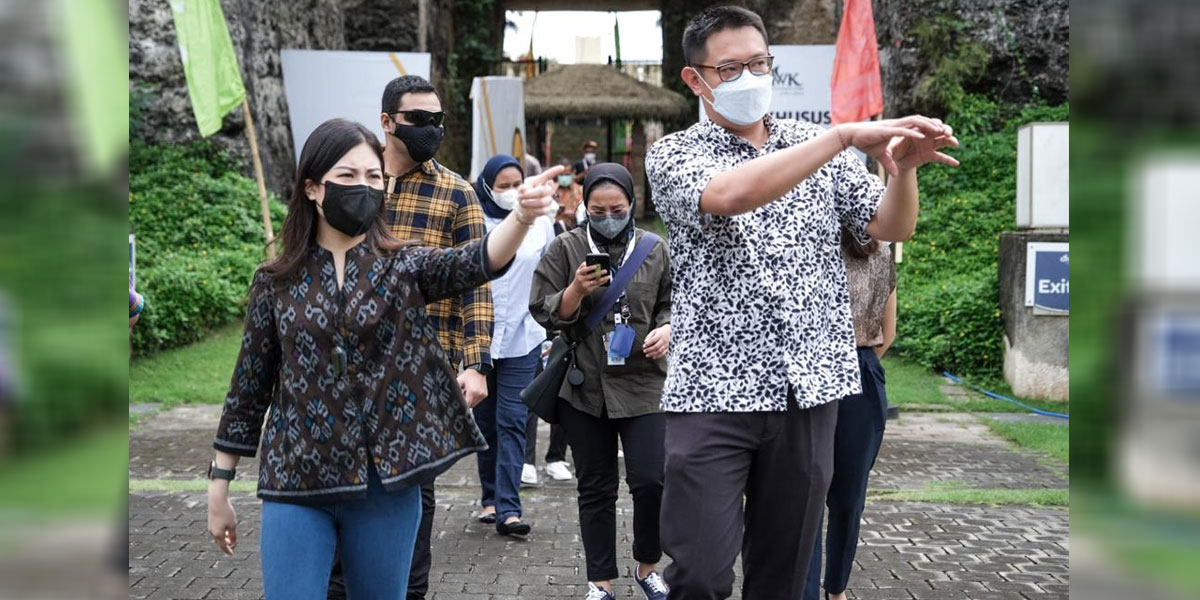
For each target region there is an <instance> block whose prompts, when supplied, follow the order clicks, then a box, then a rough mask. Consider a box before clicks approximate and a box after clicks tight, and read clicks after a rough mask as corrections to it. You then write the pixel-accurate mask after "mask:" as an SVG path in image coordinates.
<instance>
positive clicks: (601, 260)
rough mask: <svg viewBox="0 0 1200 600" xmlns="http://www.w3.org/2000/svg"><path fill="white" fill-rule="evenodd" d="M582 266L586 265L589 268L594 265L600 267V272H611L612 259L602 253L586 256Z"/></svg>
mask: <svg viewBox="0 0 1200 600" xmlns="http://www.w3.org/2000/svg"><path fill="white" fill-rule="evenodd" d="M584 264H586V265H588V266H589V267H591V266H595V265H600V270H601V271H611V270H612V258H611V257H609V255H607V254H604V253H600V254H594V253H593V254H588V255H587V258H586V259H585V260H584Z"/></svg>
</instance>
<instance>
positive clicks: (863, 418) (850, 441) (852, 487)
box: [804, 348, 887, 600]
mask: <svg viewBox="0 0 1200 600" xmlns="http://www.w3.org/2000/svg"><path fill="white" fill-rule="evenodd" d="M858 367H859V371H860V376H861V377H862V388H863V393H861V394H855V395H853V396H846V397H845V398H842V401H841V402H840V403H838V419H837V428H836V429H835V430H834V434H833V479H832V480H831V481H830V483H829V493H828V494H827V495H826V496H825V506H827V507H828V508H829V511H828V514H829V532H828V535H827V536H826V546H825V562H826V564H825V591H826V593H829V594H840V593H842V592H844V591H846V586H847V585H848V584H849V582H850V571H851V569H853V568H854V555H855V553H856V551H857V550H858V532H859V524H860V522H861V521H862V514H863V506H864V503H865V502H866V499H867V477H868V476H869V475H870V474H871V468H872V467H874V466H875V457H876V456H877V455H878V454H879V446H880V444H881V443H882V442H883V429H884V426H885V425H886V424H887V393H886V392H885V391H884V372H883V365H881V364H880V363H879V357H877V356H876V355H875V350H874V349H873V348H859V349H858ZM820 583H821V522H820V520H818V521H817V541H816V547H815V548H813V554H812V562H811V563H810V564H809V568H808V581H807V585H806V586H805V588H804V600H818V598H819V596H820Z"/></svg>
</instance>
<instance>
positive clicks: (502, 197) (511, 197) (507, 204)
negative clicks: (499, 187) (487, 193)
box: [492, 189, 520, 210]
mask: <svg viewBox="0 0 1200 600" xmlns="http://www.w3.org/2000/svg"><path fill="white" fill-rule="evenodd" d="M519 197H520V192H518V191H517V190H515V189H513V190H504V191H503V192H492V202H495V203H496V206H499V207H500V208H502V209H504V210H512V209H513V208H514V207H516V205H517V199H518V198H519Z"/></svg>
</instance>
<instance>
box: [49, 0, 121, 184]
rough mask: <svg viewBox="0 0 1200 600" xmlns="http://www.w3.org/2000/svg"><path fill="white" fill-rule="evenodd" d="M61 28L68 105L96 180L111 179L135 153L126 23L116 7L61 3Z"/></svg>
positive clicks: (75, 0) (87, 1)
mask: <svg viewBox="0 0 1200 600" xmlns="http://www.w3.org/2000/svg"><path fill="white" fill-rule="evenodd" d="M57 8H58V13H57V15H56V16H55V20H56V22H58V23H60V24H61V25H62V27H61V29H60V30H59V33H60V35H59V37H60V39H59V41H60V43H61V44H62V50H63V62H64V64H65V66H66V71H67V78H66V87H67V90H68V91H69V92H70V95H69V96H68V103H69V104H68V105H69V106H70V107H71V115H72V116H73V117H74V121H75V124H74V130H75V131H76V132H78V133H79V134H80V135H78V136H75V137H76V138H77V139H76V140H75V141H76V143H77V144H79V150H80V152H81V156H82V158H83V164H84V165H86V167H87V169H88V171H89V173H90V174H93V175H103V174H107V173H108V172H110V171H111V170H113V168H115V167H117V166H118V165H117V161H118V160H120V159H121V158H122V157H123V156H124V155H125V152H126V149H127V148H128V147H129V120H128V119H124V120H123V119H116V118H113V115H119V114H121V113H123V112H129V91H128V89H127V88H128V87H129V85H128V77H129V51H128V49H127V47H126V44H127V42H128V40H127V38H128V36H127V35H126V32H125V31H124V28H125V25H124V22H122V21H120V20H118V19H119V18H120V16H121V13H119V12H117V10H116V7H115V6H114V5H113V3H112V2H94V1H91V0H58V3H57Z"/></svg>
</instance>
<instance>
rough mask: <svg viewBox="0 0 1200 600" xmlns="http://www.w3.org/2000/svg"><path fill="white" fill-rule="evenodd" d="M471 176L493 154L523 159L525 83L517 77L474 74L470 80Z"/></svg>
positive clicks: (479, 169)
mask: <svg viewBox="0 0 1200 600" xmlns="http://www.w3.org/2000/svg"><path fill="white" fill-rule="evenodd" d="M471 106H472V112H473V113H474V114H473V116H472V118H471V176H470V177H469V178H468V180H469V181H475V178H476V177H478V176H479V172H480V171H482V170H483V165H484V164H485V163H487V161H488V159H490V158H492V157H493V156H495V155H497V154H510V155H512V156H513V157H515V158H516V159H517V160H518V161H519V162H521V164H522V165H524V160H525V139H526V138H525V83H524V82H523V81H521V78H519V77H476V78H475V79H474V80H473V81H472V82H471Z"/></svg>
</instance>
